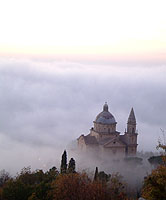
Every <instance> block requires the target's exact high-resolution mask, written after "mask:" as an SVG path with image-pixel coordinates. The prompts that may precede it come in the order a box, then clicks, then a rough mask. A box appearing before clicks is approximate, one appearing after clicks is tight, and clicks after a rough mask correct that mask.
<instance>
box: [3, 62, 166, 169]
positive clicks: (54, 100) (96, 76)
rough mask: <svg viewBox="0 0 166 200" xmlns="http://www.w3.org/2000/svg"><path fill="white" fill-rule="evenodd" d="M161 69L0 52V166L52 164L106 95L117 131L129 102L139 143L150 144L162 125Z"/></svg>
mask: <svg viewBox="0 0 166 200" xmlns="http://www.w3.org/2000/svg"><path fill="white" fill-rule="evenodd" d="M165 74H166V66H164V65H154V66H153V65H152V66H148V67H147V66H146V65H145V66H144V65H141V66H134V65H133V66H131V65H125V66H122V65H116V66H114V65H108V64H107V65H105V64H102V63H100V64H94V63H93V64H91V63H86V62H71V61H58V60H51V61H48V60H42V59H41V60H40V59H38V60H34V59H14V58H10V59H9V58H8V59H7V58H1V59H0V144H1V145H0V156H1V168H2V169H3V168H5V169H6V170H7V171H9V172H11V173H16V172H17V171H19V170H20V169H21V168H23V167H25V166H29V165H31V167H32V169H37V168H43V169H45V170H47V169H48V168H49V167H52V166H57V167H59V165H60V159H61V158H60V157H61V154H62V152H63V150H64V149H67V148H68V146H69V145H70V143H71V142H72V141H75V140H76V139H77V138H78V137H79V136H80V135H81V134H82V133H84V134H88V133H89V129H90V128H91V127H92V126H93V121H94V119H95V117H96V116H97V114H98V113H99V112H101V110H102V106H103V104H104V102H105V101H107V103H108V105H109V111H110V112H111V113H112V114H113V115H114V117H115V119H116V121H117V130H118V131H120V132H121V133H122V134H123V132H124V130H125V128H126V123H127V118H128V115H129V112H130V110H131V107H133V108H134V111H135V115H136V120H137V129H138V134H139V135H138V150H139V151H142V150H143V151H156V148H155V147H156V145H157V141H158V138H159V137H160V136H161V131H160V128H162V129H166V125H165V119H166V112H165V106H166V95H165V91H166V76H165ZM69 156H71V157H73V156H72V154H71V155H69Z"/></svg>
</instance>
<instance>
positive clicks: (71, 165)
mask: <svg viewBox="0 0 166 200" xmlns="http://www.w3.org/2000/svg"><path fill="white" fill-rule="evenodd" d="M75 167H76V164H75V160H74V159H73V158H71V159H70V161H69V165H68V173H75V172H76V171H75Z"/></svg>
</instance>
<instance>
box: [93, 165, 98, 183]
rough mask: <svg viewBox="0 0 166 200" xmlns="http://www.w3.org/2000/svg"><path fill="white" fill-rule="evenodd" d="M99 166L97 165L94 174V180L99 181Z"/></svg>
mask: <svg viewBox="0 0 166 200" xmlns="http://www.w3.org/2000/svg"><path fill="white" fill-rule="evenodd" d="M98 176H99V174H98V167H96V170H95V175H94V181H97V180H98Z"/></svg>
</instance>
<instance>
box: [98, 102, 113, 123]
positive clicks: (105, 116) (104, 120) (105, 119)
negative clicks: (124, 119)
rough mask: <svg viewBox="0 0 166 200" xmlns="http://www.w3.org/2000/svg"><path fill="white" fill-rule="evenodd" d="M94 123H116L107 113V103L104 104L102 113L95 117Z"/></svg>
mask: <svg viewBox="0 0 166 200" xmlns="http://www.w3.org/2000/svg"><path fill="white" fill-rule="evenodd" d="M95 122H96V123H101V124H115V123H116V121H115V118H114V116H113V115H112V114H111V113H110V112H109V111H108V105H107V103H105V104H104V106H103V111H102V112H101V113H99V114H98V115H97V117H96V120H95Z"/></svg>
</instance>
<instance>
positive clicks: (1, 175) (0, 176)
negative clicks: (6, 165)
mask: <svg viewBox="0 0 166 200" xmlns="http://www.w3.org/2000/svg"><path fill="white" fill-rule="evenodd" d="M10 178H11V177H10V175H9V173H8V172H6V171H5V170H2V171H0V187H2V186H3V185H4V184H5V183H6V182H7V181H8V180H9V179H10Z"/></svg>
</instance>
